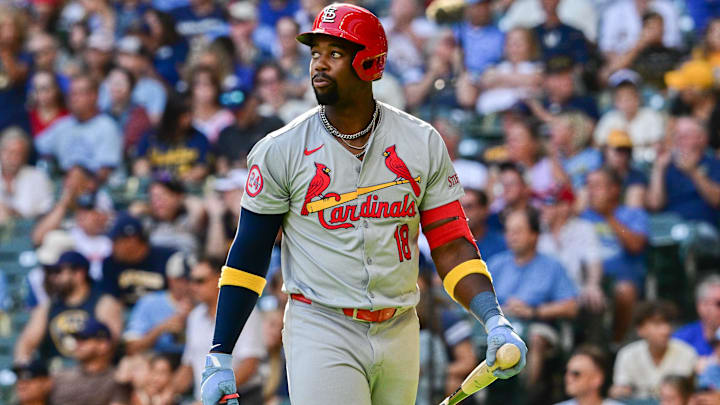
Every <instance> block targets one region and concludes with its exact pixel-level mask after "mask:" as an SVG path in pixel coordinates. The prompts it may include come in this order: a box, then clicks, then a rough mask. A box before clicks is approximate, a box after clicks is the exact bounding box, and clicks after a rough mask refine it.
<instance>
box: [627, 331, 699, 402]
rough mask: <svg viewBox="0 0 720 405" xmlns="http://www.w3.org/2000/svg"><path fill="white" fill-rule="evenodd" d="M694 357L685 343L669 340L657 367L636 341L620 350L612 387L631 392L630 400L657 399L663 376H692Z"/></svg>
mask: <svg viewBox="0 0 720 405" xmlns="http://www.w3.org/2000/svg"><path fill="white" fill-rule="evenodd" d="M697 358H698V356H697V353H696V352H695V349H693V348H692V346H690V345H688V344H687V343H685V342H683V341H681V340H678V339H675V338H670V342H669V343H668V348H667V352H665V356H664V357H663V359H662V361H661V362H660V364H659V365H656V364H655V362H654V361H653V360H652V357H651V356H650V349H649V348H648V344H647V342H646V341H645V340H638V341H637V342H633V343H630V344H629V345H627V346H625V347H623V348H622V349H620V351H619V352H618V355H617V359H616V360H615V371H614V373H613V384H615V385H622V386H630V387H632V388H633V398H649V397H657V395H658V390H659V389H660V382H661V381H662V379H663V378H664V377H665V376H668V375H679V376H683V377H688V376H690V375H692V373H693V369H694V368H695V363H696V362H697Z"/></svg>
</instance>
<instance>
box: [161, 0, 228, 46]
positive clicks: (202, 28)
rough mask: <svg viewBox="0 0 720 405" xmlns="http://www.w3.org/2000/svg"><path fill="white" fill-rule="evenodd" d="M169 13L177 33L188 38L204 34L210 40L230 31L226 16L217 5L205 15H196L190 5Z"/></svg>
mask: <svg viewBox="0 0 720 405" xmlns="http://www.w3.org/2000/svg"><path fill="white" fill-rule="evenodd" d="M171 14H172V15H173V17H175V28H176V29H177V31H178V33H179V34H180V35H182V36H184V37H185V38H188V39H189V38H192V37H196V36H206V37H207V38H208V39H211V40H212V39H215V38H217V37H220V36H226V35H228V34H229V33H230V26H229V25H228V23H227V17H226V16H225V13H224V12H223V9H222V7H220V6H219V5H215V8H214V9H213V10H212V11H211V12H210V13H208V14H206V15H197V14H196V13H195V10H193V8H192V7H191V6H185V7H178V8H176V9H173V10H172V12H171Z"/></svg>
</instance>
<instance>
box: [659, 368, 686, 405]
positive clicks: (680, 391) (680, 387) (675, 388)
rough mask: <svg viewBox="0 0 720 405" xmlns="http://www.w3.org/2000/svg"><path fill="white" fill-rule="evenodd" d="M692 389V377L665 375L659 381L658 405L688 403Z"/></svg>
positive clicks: (682, 404)
mask: <svg viewBox="0 0 720 405" xmlns="http://www.w3.org/2000/svg"><path fill="white" fill-rule="evenodd" d="M693 389H694V387H693V381H692V378H688V377H682V376H678V375H668V376H665V377H664V378H663V379H662V382H660V395H659V396H660V405H688V404H689V401H690V396H691V395H692V393H693Z"/></svg>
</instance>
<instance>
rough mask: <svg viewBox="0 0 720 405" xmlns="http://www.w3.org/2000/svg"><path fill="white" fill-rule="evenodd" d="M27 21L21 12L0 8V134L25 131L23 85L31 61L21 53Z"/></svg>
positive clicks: (5, 6) (25, 118) (4, 7)
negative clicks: (10, 129)
mask: <svg viewBox="0 0 720 405" xmlns="http://www.w3.org/2000/svg"><path fill="white" fill-rule="evenodd" d="M26 22H27V19H26V18H25V15H24V14H23V13H22V11H21V10H19V9H16V8H13V7H10V6H9V4H7V3H5V4H2V5H0V111H2V114H0V131H2V130H4V129H5V128H7V127H11V126H19V127H21V128H23V129H25V130H27V129H29V125H28V120H27V114H26V113H25V93H26V92H25V83H26V80H27V77H28V71H29V67H30V63H31V57H30V55H29V54H27V53H25V52H24V49H23V46H24V43H25V35H26V33H27V31H26V25H27V24H26Z"/></svg>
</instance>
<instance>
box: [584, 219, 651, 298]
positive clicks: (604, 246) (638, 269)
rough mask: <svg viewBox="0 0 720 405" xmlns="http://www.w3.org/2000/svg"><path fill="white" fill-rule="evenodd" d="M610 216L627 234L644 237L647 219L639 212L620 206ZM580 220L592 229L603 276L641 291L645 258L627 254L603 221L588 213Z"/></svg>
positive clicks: (646, 232) (646, 229) (647, 225)
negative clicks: (631, 232) (623, 282)
mask: <svg viewBox="0 0 720 405" xmlns="http://www.w3.org/2000/svg"><path fill="white" fill-rule="evenodd" d="M613 215H614V217H615V219H617V220H618V222H620V223H621V224H623V225H624V226H626V227H627V228H629V229H630V230H631V231H633V232H635V233H638V234H641V235H644V236H648V233H649V231H648V229H649V226H650V225H649V218H648V215H647V213H646V212H645V211H644V210H643V209H640V208H633V207H626V206H620V207H618V208H617V209H615V212H614V213H613ZM580 218H583V219H585V220H588V221H590V223H591V224H592V225H593V227H594V228H595V233H596V234H597V237H598V240H599V241H600V255H601V257H602V258H603V270H604V272H605V274H606V275H609V276H611V277H613V278H614V279H615V280H617V281H632V282H634V283H635V284H636V285H637V286H638V287H641V286H642V282H643V279H644V277H645V254H644V253H630V252H628V251H627V250H626V249H625V248H624V247H623V246H622V243H621V242H620V239H619V238H618V236H617V235H616V234H615V232H614V231H613V229H612V228H611V227H610V224H608V222H607V221H606V220H605V217H604V216H602V215H600V214H599V213H597V212H595V211H593V210H592V209H587V210H585V211H584V212H583V213H582V214H581V215H580Z"/></svg>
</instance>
